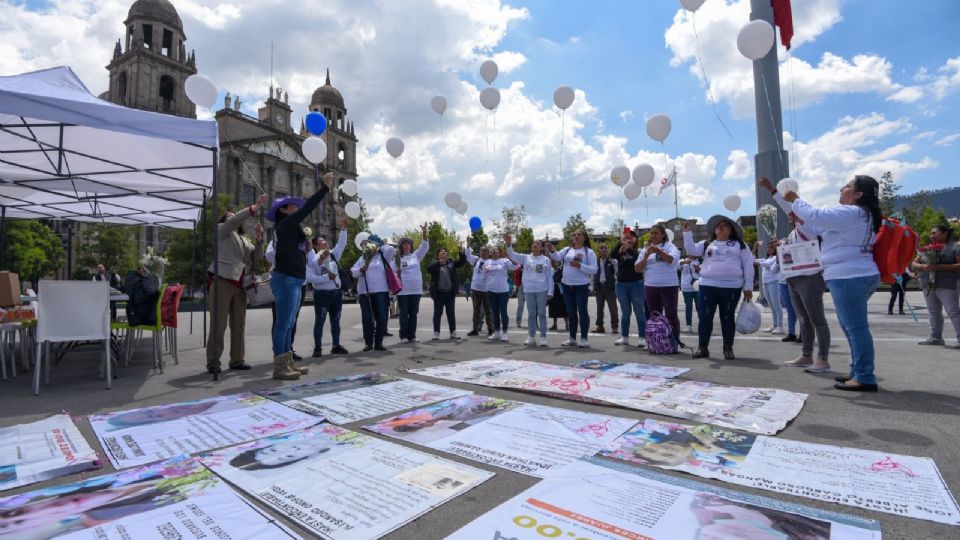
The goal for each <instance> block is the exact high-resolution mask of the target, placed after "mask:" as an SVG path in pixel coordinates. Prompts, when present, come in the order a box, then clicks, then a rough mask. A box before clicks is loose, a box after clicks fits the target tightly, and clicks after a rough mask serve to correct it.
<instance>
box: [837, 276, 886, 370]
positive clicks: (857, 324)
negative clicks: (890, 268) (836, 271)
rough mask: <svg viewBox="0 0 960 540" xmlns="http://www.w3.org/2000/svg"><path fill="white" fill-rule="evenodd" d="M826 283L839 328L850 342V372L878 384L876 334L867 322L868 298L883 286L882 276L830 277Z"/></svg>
mask: <svg viewBox="0 0 960 540" xmlns="http://www.w3.org/2000/svg"><path fill="white" fill-rule="evenodd" d="M827 285H829V286H830V296H832V297H833V305H834V307H836V309H837V318H838V319H840V328H841V329H842V330H843V333H844V335H846V336H847V343H849V344H850V375H851V376H852V377H853V378H854V380H856V381H857V382H858V383H862V384H877V378H876V377H875V376H874V374H873V362H874V351H873V336H872V335H870V323H869V321H867V301H868V300H870V296H871V295H872V294H873V292H874V291H875V290H877V286H878V285H880V276H864V277H856V278H850V279H831V280H828V281H827Z"/></svg>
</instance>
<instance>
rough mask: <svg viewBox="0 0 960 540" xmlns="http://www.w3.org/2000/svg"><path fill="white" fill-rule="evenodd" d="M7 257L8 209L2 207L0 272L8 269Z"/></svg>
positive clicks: (0, 221) (0, 218) (0, 210)
mask: <svg viewBox="0 0 960 540" xmlns="http://www.w3.org/2000/svg"><path fill="white" fill-rule="evenodd" d="M6 257H7V207H6V206H0V270H3V269H5V268H6V264H7V261H6Z"/></svg>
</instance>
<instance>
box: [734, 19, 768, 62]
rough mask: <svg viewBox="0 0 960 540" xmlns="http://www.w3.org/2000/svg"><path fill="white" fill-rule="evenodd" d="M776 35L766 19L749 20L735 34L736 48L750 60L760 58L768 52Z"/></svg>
mask: <svg viewBox="0 0 960 540" xmlns="http://www.w3.org/2000/svg"><path fill="white" fill-rule="evenodd" d="M775 37H776V35H775V33H774V31H773V26H771V25H770V23H768V22H767V21H764V20H762V19H757V20H755V21H750V22H748V23H747V24H746V25H744V27H743V28H741V29H740V33H739V34H737V49H740V54H742V55H744V56H746V57H747V58H749V59H750V60H760V59H761V58H763V57H764V56H766V55H767V53H768V52H770V49H771V48H772V47H773V40H774V39H775Z"/></svg>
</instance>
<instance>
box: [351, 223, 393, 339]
mask: <svg viewBox="0 0 960 540" xmlns="http://www.w3.org/2000/svg"><path fill="white" fill-rule="evenodd" d="M361 252H362V254H361V256H360V257H359V258H358V259H357V262H355V263H353V268H351V269H350V270H351V274H353V279H354V280H356V282H357V303H358V304H360V323H361V325H362V326H363V344H364V347H363V352H368V351H371V350H374V351H385V350H387V349H386V347H384V346H383V338H384V336H386V335H387V320H388V318H389V315H390V311H389V309H390V286H389V284H388V282H387V272H396V271H397V270H396V268H394V267H393V255H394V253H396V250H395V249H393V247H392V246H389V245H385V244H383V241H382V240H380V237H379V236H377V235H375V234H371V235H370V236H369V237H367V239H366V240H365V241H364V242H363V244H362V249H361Z"/></svg>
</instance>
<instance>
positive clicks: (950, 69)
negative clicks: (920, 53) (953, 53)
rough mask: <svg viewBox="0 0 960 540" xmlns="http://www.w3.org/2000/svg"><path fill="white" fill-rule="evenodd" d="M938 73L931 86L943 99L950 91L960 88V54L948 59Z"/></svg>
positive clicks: (935, 93) (938, 96)
mask: <svg viewBox="0 0 960 540" xmlns="http://www.w3.org/2000/svg"><path fill="white" fill-rule="evenodd" d="M937 73H938V75H937V76H936V78H935V79H934V80H933V82H932V83H931V87H932V90H933V94H934V95H935V96H936V97H937V99H943V98H945V97H946V96H947V94H949V93H950V92H953V91H955V90H957V89H960V56H957V57H956V58H951V59H949V60H947V62H946V63H945V64H944V65H943V66H942V67H941V68H940V69H939V70H937Z"/></svg>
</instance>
